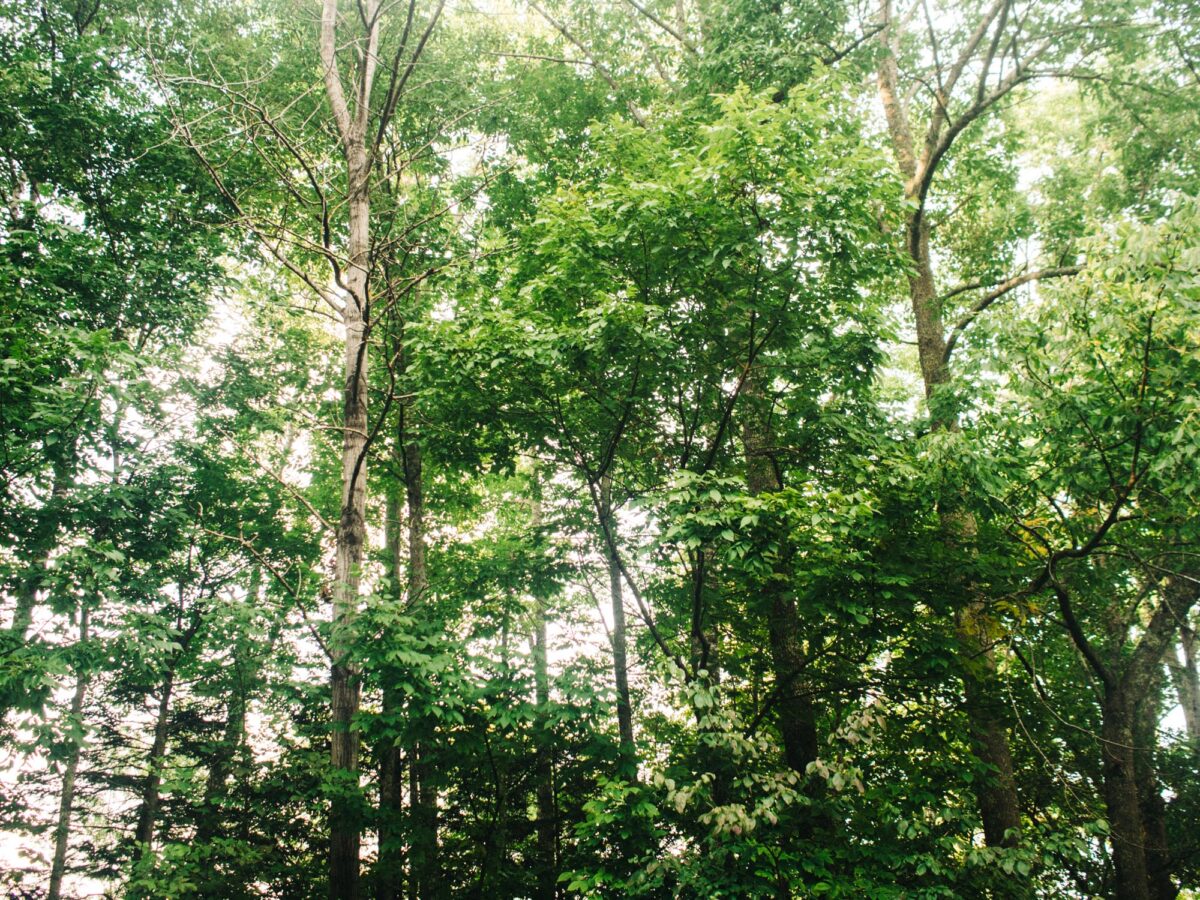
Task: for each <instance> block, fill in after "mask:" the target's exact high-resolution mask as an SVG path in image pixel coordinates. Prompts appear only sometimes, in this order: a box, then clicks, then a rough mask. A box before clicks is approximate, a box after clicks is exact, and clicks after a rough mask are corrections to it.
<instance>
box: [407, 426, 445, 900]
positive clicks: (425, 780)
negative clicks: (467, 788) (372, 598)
mask: <svg viewBox="0 0 1200 900" xmlns="http://www.w3.org/2000/svg"><path fill="white" fill-rule="evenodd" d="M403 428H404V426H402V429H403ZM402 437H403V438H404V440H405V443H404V446H403V462H404V466H403V468H404V489H405V497H406V500H407V505H408V593H409V602H410V603H418V602H420V600H421V598H422V597H424V595H425V593H426V591H427V590H428V588H429V571H428V568H427V565H426V558H425V493H424V483H423V481H422V477H423V476H422V458H421V447H420V445H419V444H418V443H416V442H415V441H413V440H411V439H410V438H411V435H409V434H408V432H407V431H402ZM409 778H410V783H409V805H410V807H411V810H412V813H411V823H412V845H411V850H410V855H411V858H412V865H411V874H410V880H409V896H410V897H414V898H417V900H435V898H437V897H439V896H441V895H442V890H441V886H442V885H441V866H440V862H439V859H438V834H437V829H438V810H437V790H436V788H435V787H434V784H433V767H432V765H431V760H430V749H429V746H428V744H427V743H423V742H415V743H414V744H413V747H412V748H411V751H410V753H409Z"/></svg>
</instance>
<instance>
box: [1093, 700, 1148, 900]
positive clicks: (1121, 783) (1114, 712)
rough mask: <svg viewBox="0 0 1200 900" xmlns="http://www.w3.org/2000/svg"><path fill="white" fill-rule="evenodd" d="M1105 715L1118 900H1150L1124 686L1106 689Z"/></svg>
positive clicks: (1107, 793) (1106, 778)
mask: <svg viewBox="0 0 1200 900" xmlns="http://www.w3.org/2000/svg"><path fill="white" fill-rule="evenodd" d="M1102 713H1103V725H1102V729H1101V741H1102V746H1101V754H1102V757H1103V771H1104V800H1105V805H1106V807H1107V812H1108V822H1109V826H1110V827H1111V829H1112V848H1113V863H1114V867H1115V869H1116V876H1117V900H1150V897H1151V894H1150V884H1149V878H1148V872H1147V868H1146V847H1145V844H1144V842H1143V840H1144V839H1143V834H1142V814H1141V802H1140V799H1139V797H1138V786H1137V773H1136V768H1135V763H1134V736H1133V704H1132V703H1131V702H1130V700H1129V697H1128V693H1127V691H1126V689H1125V687H1124V685H1122V684H1120V683H1119V682H1118V683H1115V684H1112V685H1109V686H1108V687H1107V688H1106V690H1105V695H1104V702H1103V710H1102Z"/></svg>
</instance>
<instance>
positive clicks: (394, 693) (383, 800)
mask: <svg viewBox="0 0 1200 900" xmlns="http://www.w3.org/2000/svg"><path fill="white" fill-rule="evenodd" d="M400 499H401V498H400V490H399V488H398V486H393V487H391V488H390V489H389V490H388V495H387V514H386V515H387V522H386V532H387V543H388V566H389V573H388V574H389V576H390V577H391V579H392V582H393V585H394V590H395V592H396V595H397V597H399V595H400V592H401V591H400V577H401V572H402V570H403V568H402V560H403V557H404V551H403V544H404V542H403V540H402V523H401V510H400V507H401V503H400ZM384 679H385V681H384V684H383V717H384V721H385V722H386V723H387V727H388V728H389V729H391V728H393V727H394V724H395V723H396V722H397V721H398V719H399V715H400V710H401V694H400V691H399V689H398V688H397V687H396V686H395V685H394V684H393V683H392V679H391V678H390V677H389V675H388V673H387V672H386V671H385V672H384ZM403 813H404V759H403V754H402V752H401V749H400V745H399V744H398V743H397V742H396V739H395V738H394V737H389V738H388V739H387V740H386V741H385V744H384V747H383V748H382V750H381V752H380V770H379V865H378V869H379V874H378V878H377V879H376V881H377V886H376V897H378V900H399V898H400V897H402V896H403V895H404V849H403V844H402V840H403V838H402V834H403V829H402V816H403Z"/></svg>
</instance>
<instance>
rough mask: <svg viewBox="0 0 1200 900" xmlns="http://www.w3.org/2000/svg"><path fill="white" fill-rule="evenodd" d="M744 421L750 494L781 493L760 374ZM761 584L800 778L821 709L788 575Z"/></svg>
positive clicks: (812, 750) (778, 701) (784, 734)
mask: <svg viewBox="0 0 1200 900" xmlns="http://www.w3.org/2000/svg"><path fill="white" fill-rule="evenodd" d="M743 393H744V395H745V400H746V410H747V413H746V418H745V421H744V423H743V426H742V448H743V451H744V453H745V466H746V487H747V489H748V490H749V491H750V493H751V494H764V493H772V492H775V491H779V490H782V489H783V479H782V476H781V475H780V473H779V471H778V469H777V468H776V465H775V460H774V457H773V456H772V452H773V450H774V443H775V442H774V439H773V435H772V434H771V429H770V426H769V423H768V421H767V418H766V413H765V412H764V411H763V410H762V409H760V408H756V404H757V405H761V403H762V402H763V398H762V388H761V385H760V384H759V383H758V376H757V373H756V372H751V373H750V374H748V375H747V377H746V380H745V384H744V387H743ZM773 575H775V576H777V577H772V578H770V579H767V580H766V581H765V582H764V584H763V585H762V588H761V590H762V595H763V601H764V605H765V607H766V614H767V634H768V639H769V643H770V651H771V667H772V669H773V670H774V674H775V690H774V695H773V696H774V703H773V705H774V707H775V718H776V722H777V723H778V726H779V734H780V737H781V738H782V740H783V755H784V759H785V760H786V762H787V764H788V766H789V767H790V768H792V769H793V770H794V771H796V772H798V773H799V774H801V775H804V774H805V773H806V772H807V770H808V764H809V763H811V762H813V761H814V760H815V759H816V758H817V752H818V740H817V711H816V706H815V705H814V704H813V702H812V698H811V696H810V695H809V692H808V690H807V685H806V684H805V681H804V679H803V678H802V677H801V670H802V669H803V666H804V654H803V646H802V643H801V637H800V619H799V615H798V612H797V609H796V600H795V597H794V596H793V593H792V589H791V586H790V585H789V584H788V579H786V578H784V577H778V576H784V575H785V573H782V572H776V573H773Z"/></svg>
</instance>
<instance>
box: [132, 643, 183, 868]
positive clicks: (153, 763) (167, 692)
mask: <svg viewBox="0 0 1200 900" xmlns="http://www.w3.org/2000/svg"><path fill="white" fill-rule="evenodd" d="M174 689H175V669H174V667H172V668H171V669H170V670H168V672H167V673H166V675H165V676H164V677H163V681H162V685H161V686H160V689H159V698H158V716H157V718H156V719H155V721H154V743H153V744H152V745H151V747H150V757H149V759H148V760H147V766H146V777H145V779H144V780H143V781H142V805H141V809H140V810H139V811H138V821H137V830H136V831H135V832H134V840H135V841H136V842H137V844H138V847H139V851H138V853H139V857H140V859H142V860H147V859H149V858H150V857H151V856H152V855H153V853H154V826H155V824H156V822H157V820H158V800H159V788H160V786H161V784H162V764H163V759H164V758H165V757H166V754H167V727H168V725H169V724H170V717H171V693H172V692H173V691H174Z"/></svg>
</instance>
